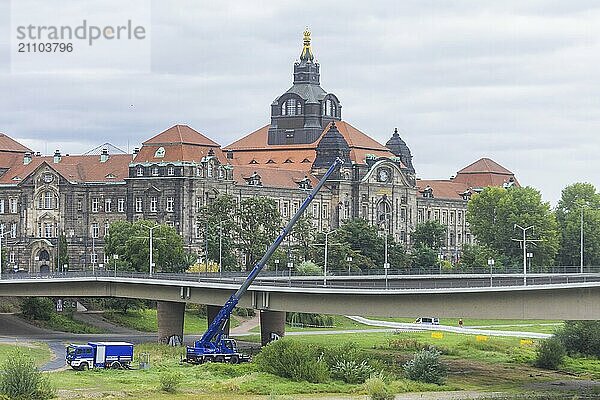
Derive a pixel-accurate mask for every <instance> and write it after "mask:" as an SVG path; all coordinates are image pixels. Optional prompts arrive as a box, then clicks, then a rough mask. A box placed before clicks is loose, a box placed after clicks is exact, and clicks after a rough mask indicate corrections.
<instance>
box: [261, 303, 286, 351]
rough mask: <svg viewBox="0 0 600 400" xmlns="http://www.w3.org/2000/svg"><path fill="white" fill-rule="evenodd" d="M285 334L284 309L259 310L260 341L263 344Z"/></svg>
mask: <svg viewBox="0 0 600 400" xmlns="http://www.w3.org/2000/svg"><path fill="white" fill-rule="evenodd" d="M283 335H285V311H268V310H260V342H261V344H262V345H263V346H266V345H267V344H269V342H272V341H273V340H277V339H279V338H281V337H283Z"/></svg>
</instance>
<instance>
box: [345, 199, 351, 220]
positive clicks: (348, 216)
mask: <svg viewBox="0 0 600 400" xmlns="http://www.w3.org/2000/svg"><path fill="white" fill-rule="evenodd" d="M344 218H346V219H348V218H350V202H348V201H347V202H346V204H345V206H344Z"/></svg>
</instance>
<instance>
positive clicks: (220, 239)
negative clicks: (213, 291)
mask: <svg viewBox="0 0 600 400" xmlns="http://www.w3.org/2000/svg"><path fill="white" fill-rule="evenodd" d="M222 275H223V224H222V221H219V276H222Z"/></svg>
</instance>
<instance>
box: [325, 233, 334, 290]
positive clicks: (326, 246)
mask: <svg viewBox="0 0 600 400" xmlns="http://www.w3.org/2000/svg"><path fill="white" fill-rule="evenodd" d="M333 232H335V229H334V230H332V231H328V232H323V235H325V262H324V263H323V286H327V257H328V254H329V246H328V243H329V235H330V234H332V233H333Z"/></svg>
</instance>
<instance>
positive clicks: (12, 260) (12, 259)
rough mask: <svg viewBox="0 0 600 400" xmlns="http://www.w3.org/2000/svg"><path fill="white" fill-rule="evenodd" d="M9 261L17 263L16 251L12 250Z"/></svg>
mask: <svg viewBox="0 0 600 400" xmlns="http://www.w3.org/2000/svg"><path fill="white" fill-rule="evenodd" d="M8 261H9V262H10V263H11V264H14V263H15V253H14V252H12V251H11V252H10V256H9V257H8Z"/></svg>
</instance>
